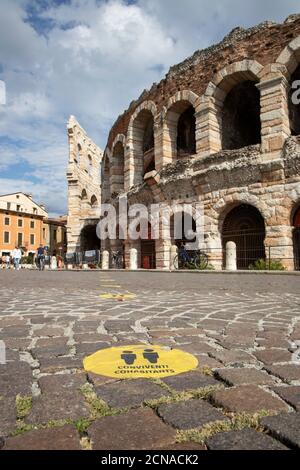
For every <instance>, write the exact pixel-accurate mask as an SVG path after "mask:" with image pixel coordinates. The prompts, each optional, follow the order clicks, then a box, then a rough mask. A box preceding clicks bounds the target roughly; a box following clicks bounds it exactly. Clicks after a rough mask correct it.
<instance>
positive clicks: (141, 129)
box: [133, 109, 155, 184]
mask: <svg viewBox="0 0 300 470" xmlns="http://www.w3.org/2000/svg"><path fill="white" fill-rule="evenodd" d="M133 135H134V143H133V154H134V174H135V177H134V182H135V184H139V183H141V182H142V181H143V177H144V176H145V174H146V173H148V172H150V171H152V170H155V155H154V117H153V114H152V112H151V111H149V110H148V109H143V110H142V111H140V113H139V114H138V116H137V117H136V118H135V120H134V122H133Z"/></svg>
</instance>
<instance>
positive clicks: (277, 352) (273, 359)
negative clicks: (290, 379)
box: [255, 349, 292, 365]
mask: <svg viewBox="0 0 300 470" xmlns="http://www.w3.org/2000/svg"><path fill="white" fill-rule="evenodd" d="M255 356H256V357H257V359H258V360H259V361H261V362H263V363H264V364H267V365H270V364H276V363H277V362H289V361H290V360H291V359H292V355H291V353H290V352H289V351H286V350H285V349H265V350H264V351H257V352H256V353H255Z"/></svg>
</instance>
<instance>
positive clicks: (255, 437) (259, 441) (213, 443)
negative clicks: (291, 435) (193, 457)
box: [206, 429, 288, 450]
mask: <svg viewBox="0 0 300 470" xmlns="http://www.w3.org/2000/svg"><path fill="white" fill-rule="evenodd" d="M206 445H207V447H208V449H209V450H288V448H287V447H286V446H284V445H283V444H281V442H278V441H276V440H275V439H272V438H271V437H269V436H267V435H265V434H263V433H259V432H257V431H255V430H254V429H243V430H241V431H229V432H222V433H219V434H216V435H215V436H214V437H212V438H210V439H208V440H207V441H206Z"/></svg>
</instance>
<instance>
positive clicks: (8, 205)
mask: <svg viewBox="0 0 300 470" xmlns="http://www.w3.org/2000/svg"><path fill="white" fill-rule="evenodd" d="M6 205H7V210H8V211H10V208H11V203H10V202H7V203H6Z"/></svg>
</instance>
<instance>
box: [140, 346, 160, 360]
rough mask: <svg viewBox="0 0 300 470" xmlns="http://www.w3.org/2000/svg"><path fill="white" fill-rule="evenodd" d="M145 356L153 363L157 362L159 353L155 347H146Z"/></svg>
mask: <svg viewBox="0 0 300 470" xmlns="http://www.w3.org/2000/svg"><path fill="white" fill-rule="evenodd" d="M143 357H144V358H145V359H147V361H149V362H150V363H151V364H157V361H158V358H159V355H158V353H157V352H155V351H154V350H153V349H145V351H144V354H143Z"/></svg>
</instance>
